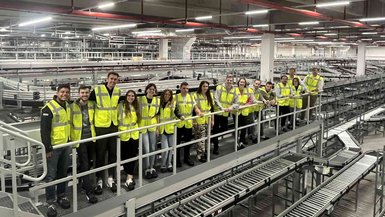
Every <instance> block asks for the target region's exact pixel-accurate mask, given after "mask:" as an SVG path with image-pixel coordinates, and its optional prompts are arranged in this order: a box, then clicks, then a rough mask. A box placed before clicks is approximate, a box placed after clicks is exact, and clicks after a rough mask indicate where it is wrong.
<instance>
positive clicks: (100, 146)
mask: <svg viewBox="0 0 385 217" xmlns="http://www.w3.org/2000/svg"><path fill="white" fill-rule="evenodd" d="M117 131H118V127H117V126H114V125H111V126H110V127H108V128H101V127H95V132H96V136H100V135H106V134H109V133H115V132H117ZM106 154H107V162H108V164H112V163H115V162H116V137H115V136H113V137H109V138H105V139H99V140H97V142H96V167H102V166H105V165H106ZM115 172H116V169H115V168H114V167H112V168H110V169H108V175H109V176H113V177H115ZM96 177H97V178H98V179H102V178H103V171H100V172H97V173H96Z"/></svg>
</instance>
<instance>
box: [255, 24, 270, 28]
mask: <svg viewBox="0 0 385 217" xmlns="http://www.w3.org/2000/svg"><path fill="white" fill-rule="evenodd" d="M253 27H255V28H258V27H269V24H256V25H253Z"/></svg>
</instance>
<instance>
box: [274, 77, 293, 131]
mask: <svg viewBox="0 0 385 217" xmlns="http://www.w3.org/2000/svg"><path fill="white" fill-rule="evenodd" d="M287 80H288V78H287V75H282V76H281V82H279V83H278V84H277V86H276V87H275V94H276V95H277V101H278V106H279V115H280V116H281V115H285V114H288V113H290V99H289V97H290V98H291V97H292V96H293V91H292V89H291V86H290V85H289V84H288V82H287ZM280 119H281V129H282V130H283V131H288V128H287V127H286V120H287V119H288V120H289V122H290V120H291V117H288V116H284V117H280Z"/></svg>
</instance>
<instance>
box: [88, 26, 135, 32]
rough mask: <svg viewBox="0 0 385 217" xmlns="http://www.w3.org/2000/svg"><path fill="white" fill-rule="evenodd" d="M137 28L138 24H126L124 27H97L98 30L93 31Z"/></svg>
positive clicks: (93, 29)
mask: <svg viewBox="0 0 385 217" xmlns="http://www.w3.org/2000/svg"><path fill="white" fill-rule="evenodd" d="M136 26H137V24H124V25H117V26H105V27H96V28H92V31H101V30H110V29H121V28H134V27H136Z"/></svg>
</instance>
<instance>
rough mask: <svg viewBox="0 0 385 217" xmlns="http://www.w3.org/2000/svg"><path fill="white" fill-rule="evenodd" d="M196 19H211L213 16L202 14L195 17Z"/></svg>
mask: <svg viewBox="0 0 385 217" xmlns="http://www.w3.org/2000/svg"><path fill="white" fill-rule="evenodd" d="M195 19H196V20H211V19H213V16H202V17H195Z"/></svg>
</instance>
